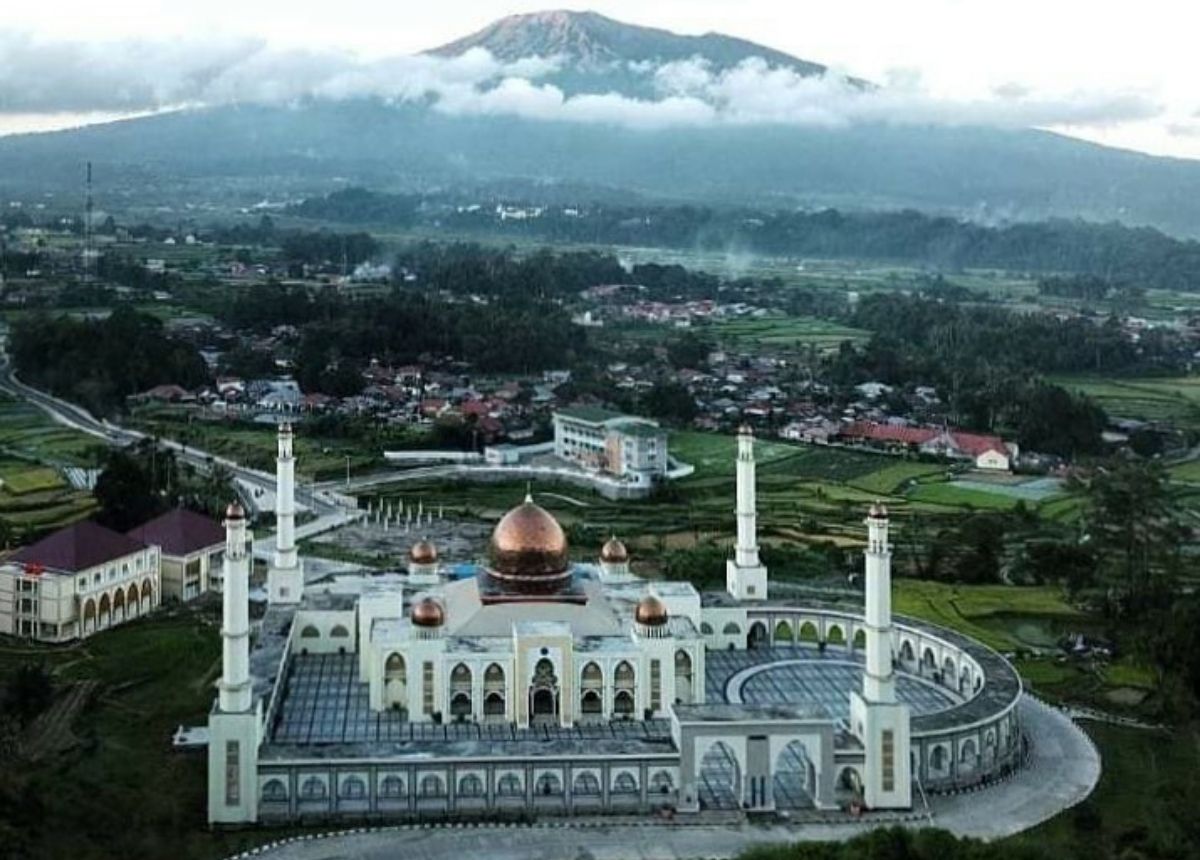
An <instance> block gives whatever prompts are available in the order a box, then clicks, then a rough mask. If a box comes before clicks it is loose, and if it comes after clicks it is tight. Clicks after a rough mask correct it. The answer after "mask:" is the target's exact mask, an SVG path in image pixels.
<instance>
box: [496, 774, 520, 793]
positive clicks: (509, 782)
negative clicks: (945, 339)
mask: <svg viewBox="0 0 1200 860" xmlns="http://www.w3.org/2000/svg"><path fill="white" fill-rule="evenodd" d="M496 793H497V794H499V795H500V796H501V797H519V796H520V795H521V794H522V793H523V791H522V788H521V777H520V776H518V775H517V774H515V773H506V774H504V775H503V776H502V777H500V779H499V781H498V782H497V783H496Z"/></svg>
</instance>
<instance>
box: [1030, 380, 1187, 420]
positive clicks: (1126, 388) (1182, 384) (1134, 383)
mask: <svg viewBox="0 0 1200 860" xmlns="http://www.w3.org/2000/svg"><path fill="white" fill-rule="evenodd" d="M1052 381H1054V382H1056V383H1057V384H1059V385H1061V386H1063V387H1064V388H1068V389H1071V390H1074V391H1078V392H1080V393H1082V394H1086V395H1087V396H1088V397H1091V398H1092V399H1093V400H1095V401H1096V402H1097V403H1098V404H1099V405H1100V406H1101V407H1103V408H1104V411H1105V412H1107V413H1108V414H1109V415H1111V416H1114V417H1117V418H1135V419H1138V420H1141V421H1166V422H1170V423H1172V424H1175V425H1176V426H1180V427H1200V376H1177V377H1142V378H1128V379H1126V378H1119V377H1092V376H1062V377H1057V378H1055V379H1053V380H1052Z"/></svg>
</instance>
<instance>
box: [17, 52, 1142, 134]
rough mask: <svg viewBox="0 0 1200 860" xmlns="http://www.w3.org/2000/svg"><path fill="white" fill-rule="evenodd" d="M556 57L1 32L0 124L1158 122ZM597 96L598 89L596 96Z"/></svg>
mask: <svg viewBox="0 0 1200 860" xmlns="http://www.w3.org/2000/svg"><path fill="white" fill-rule="evenodd" d="M561 65H562V64H561V62H560V61H559V60H557V59H556V58H539V57H530V58H527V59H523V60H519V61H516V62H502V61H499V60H497V59H496V58H495V57H493V56H492V55H491V54H489V53H488V52H487V51H484V50H482V49H473V50H471V51H468V52H467V53H465V54H463V55H462V56H460V57H454V58H445V57H434V56H429V55H418V56H397V57H390V58H385V59H382V60H364V59H362V58H360V57H357V56H356V55H354V54H351V53H347V52H342V51H333V50H326V51H318V50H312V51H305V50H287V51H285V50H279V49H275V48H272V47H271V46H269V45H268V44H266V43H265V42H263V41H260V40H254V39H207V40H206V39H176V40H165V41H129V42H123V43H119V44H111V43H108V44H91V43H82V42H47V41H44V40H38V39H36V38H34V37H32V36H29V35H26V34H20V33H11V32H9V33H3V32H0V69H3V72H2V73H0V114H10V115H12V114H33V113H60V112H121V111H124V112H139V111H149V110H158V109H166V108H175V107H181V106H189V105H214V104H228V103H235V102H240V103H268V104H287V103H290V102H294V101H296V100H299V99H304V98H324V99H351V98H359V97H367V96H370V97H378V98H383V99H387V100H391V101H396V102H415V101H420V102H425V103H428V104H430V105H431V106H432V107H433V108H434V109H435V110H439V111H442V112H444V113H447V114H451V115H504V116H516V117H524V118H529V119H536V120H545V121H558V122H576V123H603V124H610V125H619V126H627V127H631V128H664V127H702V126H714V125H763V124H771V125H793V126H819V127H841V126H847V125H853V124H857V123H889V124H920V125H927V124H935V125H986V126H1000V127H1027V126H1055V127H1087V128H1104V127H1108V126H1112V125H1117V124H1121V123H1125V122H1131V121H1137V120H1146V119H1151V118H1154V117H1158V116H1161V115H1162V112H1163V111H1162V108H1161V106H1160V105H1158V104H1156V103H1155V102H1154V101H1153V100H1152V99H1149V98H1147V97H1146V96H1144V95H1141V94H1137V93H1092V92H1081V91H1080V92H1068V93H1062V94H1045V93H1037V92H1034V91H1032V90H1030V89H1029V88H1028V87H1026V86H1023V85H1021V84H1019V83H1006V84H1004V85H1002V86H1000V87H997V88H996V89H995V90H994V91H993V92H992V93H990V94H989V95H988V96H986V97H982V98H978V99H946V98H937V97H935V96H933V95H931V94H930V93H929V92H928V91H927V90H926V89H924V88H923V86H922V83H921V80H920V76H919V74H917V73H915V72H912V71H911V70H907V71H906V70H898V71H897V72H896V73H894V74H892V75H890V76H889V78H888V80H887V82H886V83H885V84H884V85H883V86H879V87H865V86H861V85H858V84H856V83H854V82H851V81H849V80H848V79H847V78H846V77H844V76H842V75H838V74H827V75H824V76H819V77H813V76H803V75H800V74H797V73H796V72H794V71H792V70H790V69H784V68H779V67H772V66H769V65H768V64H767V63H766V62H765V61H764V60H761V59H757V58H754V59H750V60H746V61H744V62H742V63H740V64H738V65H737V66H734V67H732V68H724V69H714V68H713V67H712V66H711V65H710V64H708V63H707V62H705V61H704V60H701V59H692V60H686V61H679V62H672V63H668V64H665V65H653V64H648V63H639V64H629V65H628V66H627V67H626V70H627V71H628V72H629V73H631V74H633V75H635V76H637V77H640V78H641V79H642V80H643V81H644V82H645V83H646V84H648V85H649V86H648V90H649V91H653V93H654V96H653V97H646V98H633V97H629V96H625V95H621V94H619V93H616V92H597V93H592V94H575V95H568V94H567V93H565V92H564V91H563V90H562V89H561V88H560V87H558V86H556V85H555V84H554V83H552V82H551V80H552V79H551V80H548V78H549V76H551V75H553V73H554V72H556V71H558V70H559V69H560V67H561ZM602 89H603V88H602Z"/></svg>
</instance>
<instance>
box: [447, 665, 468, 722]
mask: <svg viewBox="0 0 1200 860" xmlns="http://www.w3.org/2000/svg"><path fill="white" fill-rule="evenodd" d="M450 716H451V717H453V718H454V719H456V720H460V721H461V720H465V719H467V718H468V717H470V716H471V670H470V668H469V667H468V666H467V664H465V663H459V664H458V665H457V666H455V667H454V668H453V669H452V670H451V671H450Z"/></svg>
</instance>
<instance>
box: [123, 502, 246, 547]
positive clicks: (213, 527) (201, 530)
mask: <svg viewBox="0 0 1200 860" xmlns="http://www.w3.org/2000/svg"><path fill="white" fill-rule="evenodd" d="M128 534H129V537H131V538H134V539H135V540H139V541H141V542H142V543H144V544H146V545H147V546H157V547H161V548H162V551H163V553H164V554H165V555H174V556H183V555H191V554H192V553H194V552H197V551H199V550H202V549H207V548H208V547H211V546H216V545H217V544H223V543H225V529H224V528H222V527H221V525H220V524H219V523H217V522H216V521H214V520H211V519H209V518H208V517H206V516H204V515H203V514H198V513H196V512H195V511H189V510H188V509H187V508H176V509H175V510H173V511H168V512H167V513H165V514H163V515H162V516H161V517H157V518H155V519H152V520H150V522H148V523H143V524H142V525H140V526H138V527H137V528H136V529H132V530H130V531H129V532H128Z"/></svg>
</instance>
